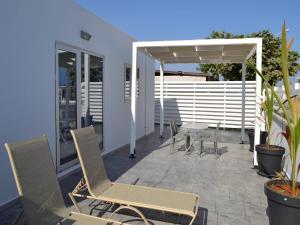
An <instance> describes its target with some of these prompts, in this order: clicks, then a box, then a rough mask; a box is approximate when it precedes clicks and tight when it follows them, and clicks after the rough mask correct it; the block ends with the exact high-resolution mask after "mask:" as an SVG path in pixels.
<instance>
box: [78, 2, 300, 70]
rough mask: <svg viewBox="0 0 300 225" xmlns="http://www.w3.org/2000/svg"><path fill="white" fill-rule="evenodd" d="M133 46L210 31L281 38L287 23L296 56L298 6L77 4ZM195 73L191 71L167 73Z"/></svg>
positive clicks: (182, 67) (299, 34)
mask: <svg viewBox="0 0 300 225" xmlns="http://www.w3.org/2000/svg"><path fill="white" fill-rule="evenodd" d="M76 1H77V2H78V3H79V4H80V5H82V6H84V7H85V8H87V9H89V10H90V11H92V12H94V13H95V14H96V15H98V16H100V17H101V18H103V19H105V20H106V21H108V22H109V23H111V24H113V25H114V26H115V27H117V28H119V29H121V30H123V31H125V32H127V33H128V34H130V35H132V36H133V37H135V38H136V39H137V40H139V41H142V40H180V39H201V38H205V37H207V36H209V34H210V33H211V32H212V31H213V30H224V31H228V32H232V33H236V34H238V33H242V34H245V33H251V32H255V31H259V30H262V29H269V30H271V31H272V32H273V33H274V34H277V35H280V30H281V26H282V23H283V21H284V20H286V23H287V27H288V29H289V32H288V36H289V37H295V43H294V46H293V48H294V49H295V50H298V51H300V1H299V0H285V1H276V0H273V1H272V0H260V1H259V0H252V1H243V0H224V1H222V0H209V1H203V0H202V1H201V0H184V1H176V0H123V1H122V0H76ZM170 68H174V69H178V70H191V71H193V70H195V65H178V66H174V67H170Z"/></svg>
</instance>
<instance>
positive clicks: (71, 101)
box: [58, 50, 77, 165]
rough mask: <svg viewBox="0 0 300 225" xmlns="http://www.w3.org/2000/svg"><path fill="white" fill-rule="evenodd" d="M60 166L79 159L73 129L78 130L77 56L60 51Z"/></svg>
mask: <svg viewBox="0 0 300 225" xmlns="http://www.w3.org/2000/svg"><path fill="white" fill-rule="evenodd" d="M58 86H59V87H58V92H59V96H58V98H59V143H60V165H62V164H64V163H67V162H69V161H71V160H73V159H75V158H76V157H77V154H76V150H75V147H74V144H73V141H72V137H71V133H70V130H71V129H76V128H77V102H76V97H77V93H76V54H75V53H73V52H68V51H64V50H58Z"/></svg>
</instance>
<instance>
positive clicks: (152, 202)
mask: <svg viewBox="0 0 300 225" xmlns="http://www.w3.org/2000/svg"><path fill="white" fill-rule="evenodd" d="M71 133H72V136H73V139H74V142H75V146H76V149H77V153H78V157H79V161H80V164H81V167H82V171H83V174H84V178H83V179H82V180H81V182H79V184H78V185H77V186H76V188H75V189H74V191H73V192H72V195H73V196H77V197H84V198H90V199H94V200H100V201H106V202H110V203H113V204H120V205H121V207H122V206H124V205H128V206H131V207H134V208H135V207H140V208H147V209H152V210H160V211H165V212H170V213H176V214H181V215H186V216H190V217H192V219H191V222H190V224H192V223H193V221H194V219H195V217H196V215H197V212H198V200H199V197H198V196H197V195H195V194H192V193H185V192H178V191H170V190H165V189H159V188H150V187H145V186H138V185H129V184H120V183H113V182H111V181H110V180H109V179H108V177H107V174H106V170H105V167H104V162H103V160H102V156H101V151H100V149H99V146H98V143H97V139H96V135H95V131H94V128H93V127H86V128H81V129H78V130H72V131H71ZM86 193H88V194H86ZM74 204H75V203H74ZM137 210H138V209H137Z"/></svg>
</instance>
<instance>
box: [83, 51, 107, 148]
mask: <svg viewBox="0 0 300 225" xmlns="http://www.w3.org/2000/svg"><path fill="white" fill-rule="evenodd" d="M81 94H82V95H81V106H82V115H81V124H82V127H85V126H90V125H93V126H94V128H95V131H96V135H97V138H98V142H99V146H100V148H101V149H102V148H103V104H102V103H103V59H102V58H101V57H97V56H93V55H89V54H87V53H81Z"/></svg>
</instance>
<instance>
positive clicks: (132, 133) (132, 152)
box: [129, 43, 137, 158]
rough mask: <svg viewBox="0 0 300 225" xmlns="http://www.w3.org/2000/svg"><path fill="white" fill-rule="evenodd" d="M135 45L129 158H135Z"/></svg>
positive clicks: (134, 49)
mask: <svg viewBox="0 0 300 225" xmlns="http://www.w3.org/2000/svg"><path fill="white" fill-rule="evenodd" d="M136 64H137V46H136V45H135V44H134V43H133V45H132V70H131V97H130V99H131V108H130V111H131V126H130V156H129V157H130V158H135V141H136V80H137V79H136V70H137V65H136Z"/></svg>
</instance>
